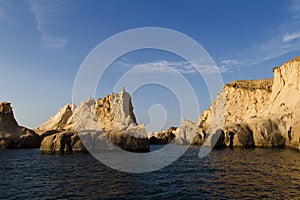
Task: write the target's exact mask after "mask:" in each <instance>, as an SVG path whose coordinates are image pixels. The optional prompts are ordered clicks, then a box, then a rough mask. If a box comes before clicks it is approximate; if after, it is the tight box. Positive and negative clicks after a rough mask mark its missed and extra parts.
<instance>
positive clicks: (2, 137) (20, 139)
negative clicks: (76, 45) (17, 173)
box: [0, 102, 41, 149]
mask: <svg viewBox="0 0 300 200" xmlns="http://www.w3.org/2000/svg"><path fill="white" fill-rule="evenodd" d="M40 144H41V137H40V136H39V135H37V134H36V133H35V132H34V131H33V130H30V129H28V128H25V127H22V126H19V125H18V123H17V121H16V120H15V118H14V114H13V110H12V107H11V104H10V103H8V102H2V103H0V149H7V148H36V147H39V146H40Z"/></svg>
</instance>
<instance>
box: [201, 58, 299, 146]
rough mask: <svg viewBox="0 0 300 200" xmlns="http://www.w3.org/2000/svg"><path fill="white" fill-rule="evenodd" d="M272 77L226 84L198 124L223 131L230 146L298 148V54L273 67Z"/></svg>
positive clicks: (226, 142) (209, 131)
mask: <svg viewBox="0 0 300 200" xmlns="http://www.w3.org/2000/svg"><path fill="white" fill-rule="evenodd" d="M273 71H274V79H264V80H247V81H234V82H231V83H228V84H226V85H225V86H224V87H223V89H222V91H221V92H220V93H219V94H218V96H217V98H216V100H215V101H214V102H213V103H212V105H211V106H210V107H209V109H208V110H206V111H204V113H203V114H202V115H201V116H200V118H199V121H198V126H199V128H200V129H202V130H203V131H204V132H205V133H209V134H214V133H215V132H216V131H217V130H222V132H223V134H224V137H221V138H224V140H223V139H221V140H223V141H221V143H222V142H223V144H224V145H227V146H230V147H233V146H258V147H276V146H288V147H292V148H295V149H300V91H299V89H300V57H297V58H295V59H293V60H291V61H289V62H287V63H285V64H283V65H282V66H280V67H276V68H274V69H273Z"/></svg>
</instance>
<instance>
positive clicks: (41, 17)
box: [27, 0, 69, 49]
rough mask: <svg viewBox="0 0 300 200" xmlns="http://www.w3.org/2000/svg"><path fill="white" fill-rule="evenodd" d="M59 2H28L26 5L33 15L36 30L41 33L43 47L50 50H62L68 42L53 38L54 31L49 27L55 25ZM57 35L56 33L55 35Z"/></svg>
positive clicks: (58, 13)
mask: <svg viewBox="0 0 300 200" xmlns="http://www.w3.org/2000/svg"><path fill="white" fill-rule="evenodd" d="M60 2H61V1H41V0H28V1H27V4H28V6H29V8H30V10H31V11H32V13H33V14H34V17H35V22H36V28H37V30H38V31H39V32H40V33H41V39H42V41H43V44H44V47H46V48H51V49H62V48H64V47H65V46H66V45H67V44H68V43H69V40H68V39H67V38H66V37H62V36H53V35H54V33H55V32H56V31H53V29H52V30H51V28H50V26H53V25H55V24H57V21H58V19H57V17H58V16H59V15H60V12H61V9H62V5H61V3H60ZM55 34H57V32H56V33H55Z"/></svg>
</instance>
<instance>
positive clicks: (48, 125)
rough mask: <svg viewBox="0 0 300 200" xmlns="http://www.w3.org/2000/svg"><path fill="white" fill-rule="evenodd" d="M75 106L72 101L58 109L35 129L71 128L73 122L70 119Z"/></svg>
mask: <svg viewBox="0 0 300 200" xmlns="http://www.w3.org/2000/svg"><path fill="white" fill-rule="evenodd" d="M75 109H76V106H75V105H74V104H72V103H69V104H67V105H65V106H64V107H62V108H59V109H58V112H57V113H56V114H55V115H54V116H52V117H50V118H49V119H48V120H47V121H46V122H44V123H43V124H42V125H41V126H39V127H38V128H37V129H36V130H37V131H43V130H66V129H71V126H72V125H73V122H72V120H71V118H72V115H73V113H74V111H75Z"/></svg>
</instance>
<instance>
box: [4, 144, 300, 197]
mask: <svg viewBox="0 0 300 200" xmlns="http://www.w3.org/2000/svg"><path fill="white" fill-rule="evenodd" d="M154 148H155V147H154ZM197 154H198V149H197V148H191V149H190V150H188V151H187V152H186V153H185V155H184V156H182V157H181V158H180V159H179V160H177V161H176V162H174V163H173V164H172V165H170V166H168V167H166V168H164V169H162V170H159V171H156V172H152V173H145V174H128V173H124V172H119V171H116V170H113V169H110V168H108V167H106V166H104V165H102V164H101V163H100V162H98V161H97V160H95V159H94V158H93V157H92V156H91V155H89V154H84V153H82V154H73V155H41V154H40V152H39V149H27V150H3V151H0V199H59V198H68V199H120V198H122V199H237V198H247V199H257V198H260V199H261V198H270V199H293V198H294V199H299V198H300V152H297V151H293V150H289V149H233V150H230V149H220V150H214V151H212V152H211V153H210V154H209V155H208V156H207V157H205V158H203V159H199V158H198V157H197Z"/></svg>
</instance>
